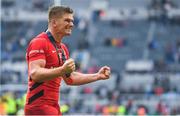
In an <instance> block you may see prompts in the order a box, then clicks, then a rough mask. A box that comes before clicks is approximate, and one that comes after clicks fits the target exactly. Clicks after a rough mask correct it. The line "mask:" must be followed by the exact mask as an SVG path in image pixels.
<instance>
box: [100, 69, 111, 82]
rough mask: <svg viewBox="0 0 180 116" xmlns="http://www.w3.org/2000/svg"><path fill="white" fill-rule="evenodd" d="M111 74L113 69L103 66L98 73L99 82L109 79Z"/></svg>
mask: <svg viewBox="0 0 180 116" xmlns="http://www.w3.org/2000/svg"><path fill="white" fill-rule="evenodd" d="M110 74H111V69H110V67H108V66H103V67H101V68H100V70H99V71H98V75H99V76H98V79H99V80H105V79H109V77H110Z"/></svg>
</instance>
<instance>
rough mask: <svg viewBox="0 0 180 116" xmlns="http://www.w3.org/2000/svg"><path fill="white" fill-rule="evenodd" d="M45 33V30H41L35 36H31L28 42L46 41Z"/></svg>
mask: <svg viewBox="0 0 180 116" xmlns="http://www.w3.org/2000/svg"><path fill="white" fill-rule="evenodd" d="M47 38H48V37H47V34H46V33H45V32H42V33H41V34H39V35H37V36H36V37H35V38H33V39H32V40H31V42H30V44H32V43H39V44H40V43H43V42H47V40H48V39H47Z"/></svg>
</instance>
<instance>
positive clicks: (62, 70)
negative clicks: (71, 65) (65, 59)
mask: <svg viewBox="0 0 180 116" xmlns="http://www.w3.org/2000/svg"><path fill="white" fill-rule="evenodd" d="M59 72H60V73H59V74H60V76H64V75H65V74H66V72H65V70H64V68H63V67H59Z"/></svg>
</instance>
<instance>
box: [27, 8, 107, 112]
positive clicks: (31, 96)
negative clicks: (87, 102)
mask: <svg viewBox="0 0 180 116" xmlns="http://www.w3.org/2000/svg"><path fill="white" fill-rule="evenodd" d="M72 28H73V10H72V9H70V8H69V7H65V6H53V7H51V8H50V9H49V14H48V30H47V31H46V32H42V33H41V34H39V35H38V36H37V37H35V38H34V39H33V40H31V42H30V44H29V46H28V48H27V53H26V59H27V64H28V91H27V97H26V105H25V109H24V110H25V115H61V112H60V108H59V105H58V99H59V87H60V83H61V80H62V79H63V80H64V81H65V83H66V84H68V85H82V84H87V83H91V82H94V81H98V80H105V79H108V78H109V76H110V68H109V67H107V66H104V67H102V68H101V69H100V70H99V71H98V72H97V73H95V74H82V73H78V72H75V63H74V60H73V59H71V58H69V52H68V49H67V47H66V46H65V45H64V44H63V43H61V41H62V39H63V37H64V36H67V35H70V34H71V32H72Z"/></svg>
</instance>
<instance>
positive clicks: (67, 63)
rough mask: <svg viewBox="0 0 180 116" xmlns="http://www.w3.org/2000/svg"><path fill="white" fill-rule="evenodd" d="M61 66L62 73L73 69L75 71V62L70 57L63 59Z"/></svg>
mask: <svg viewBox="0 0 180 116" xmlns="http://www.w3.org/2000/svg"><path fill="white" fill-rule="evenodd" d="M62 67H63V70H64V74H71V73H72V72H73V71H75V62H74V60H73V59H72V58H70V59H68V60H66V61H65V63H64V64H63V66H62Z"/></svg>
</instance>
